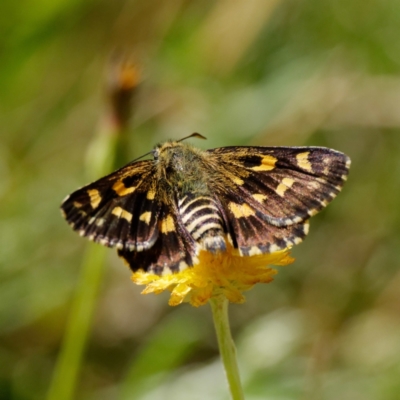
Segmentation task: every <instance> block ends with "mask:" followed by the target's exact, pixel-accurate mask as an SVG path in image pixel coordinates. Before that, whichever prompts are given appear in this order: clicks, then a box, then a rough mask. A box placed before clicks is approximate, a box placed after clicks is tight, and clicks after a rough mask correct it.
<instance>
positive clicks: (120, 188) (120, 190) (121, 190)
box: [112, 181, 136, 196]
mask: <svg viewBox="0 0 400 400" xmlns="http://www.w3.org/2000/svg"><path fill="white" fill-rule="evenodd" d="M112 190H114V192H115V193H117V195H118V196H126V195H127V194H129V193H133V192H134V191H135V190H136V186H132V187H126V186H125V185H124V182H122V181H117V182H115V183H114V185H113V187H112Z"/></svg>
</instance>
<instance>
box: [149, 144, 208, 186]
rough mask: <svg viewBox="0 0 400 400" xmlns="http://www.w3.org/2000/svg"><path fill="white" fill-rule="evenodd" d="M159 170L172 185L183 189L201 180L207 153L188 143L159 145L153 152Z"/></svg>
mask: <svg viewBox="0 0 400 400" xmlns="http://www.w3.org/2000/svg"><path fill="white" fill-rule="evenodd" d="M153 157H154V160H155V163H156V165H157V170H158V171H159V174H160V175H162V178H163V179H165V180H166V181H167V182H168V183H169V184H170V185H172V186H175V187H181V186H182V185H184V186H186V185H189V186H191V185H190V183H191V182H199V181H200V182H202V181H203V180H201V179H200V180H199V177H201V176H202V175H203V174H204V168H202V166H203V161H204V160H203V159H204V157H205V153H204V152H203V151H202V150H199V149H197V148H195V147H192V146H191V145H189V144H186V143H179V142H174V141H169V142H165V143H163V144H161V145H158V146H156V147H155V148H154V150H153Z"/></svg>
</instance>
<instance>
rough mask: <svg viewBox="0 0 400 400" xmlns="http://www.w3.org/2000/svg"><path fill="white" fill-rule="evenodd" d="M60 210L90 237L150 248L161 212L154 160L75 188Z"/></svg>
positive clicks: (121, 246)
mask: <svg viewBox="0 0 400 400" xmlns="http://www.w3.org/2000/svg"><path fill="white" fill-rule="evenodd" d="M61 209H62V211H63V214H64V217H65V219H66V220H67V221H68V223H69V224H70V225H71V227H72V228H73V229H74V230H76V231H77V232H79V234H80V235H81V236H85V237H87V238H89V239H90V240H93V241H95V242H98V243H100V244H102V245H105V246H109V247H117V248H118V249H127V250H130V251H143V250H145V249H149V248H151V247H152V246H153V245H154V243H155V242H156V240H157V238H158V235H159V231H158V225H157V223H158V220H159V218H160V212H161V204H160V202H159V201H158V199H157V189H156V181H155V178H154V167H153V162H152V161H149V160H147V161H140V162H135V163H132V164H128V165H126V166H125V167H123V168H121V169H119V170H118V171H115V172H113V173H112V174H110V175H108V176H106V177H104V178H102V179H99V180H98V181H95V182H93V183H91V184H89V185H87V186H85V187H83V188H81V189H78V190H77V191H75V192H74V193H72V194H71V195H70V196H68V197H67V198H66V199H65V200H64V202H63V203H62V205H61Z"/></svg>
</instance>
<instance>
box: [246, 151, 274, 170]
mask: <svg viewBox="0 0 400 400" xmlns="http://www.w3.org/2000/svg"><path fill="white" fill-rule="evenodd" d="M277 161H278V159H277V158H275V157H273V156H270V155H267V156H264V157H263V158H262V160H261V164H260V165H257V166H256V167H252V168H251V169H252V170H253V171H271V170H273V169H274V168H275V164H276V162H277Z"/></svg>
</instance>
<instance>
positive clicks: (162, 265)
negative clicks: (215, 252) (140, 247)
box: [118, 205, 196, 275]
mask: <svg viewBox="0 0 400 400" xmlns="http://www.w3.org/2000/svg"><path fill="white" fill-rule="evenodd" d="M157 229H158V231H159V235H158V238H157V241H156V242H155V244H154V246H153V247H152V248H151V249H148V250H144V251H141V252H135V251H129V250H126V249H124V250H118V255H119V256H120V257H122V258H123V259H124V260H125V261H126V262H127V263H128V264H129V266H130V268H131V269H132V270H133V271H137V270H139V269H143V270H144V271H147V272H152V273H154V274H157V275H164V274H168V273H171V272H178V271H182V270H184V269H186V268H187V267H188V266H192V265H193V264H194V259H193V257H194V254H195V248H196V247H195V246H196V245H195V242H194V240H193V238H191V237H190V236H189V235H188V233H187V231H186V230H185V229H184V227H183V226H182V223H181V220H180V217H179V216H178V214H177V213H176V212H175V211H173V207H168V206H167V205H164V206H163V210H162V212H161V215H160V219H159V221H158V226H157Z"/></svg>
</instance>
